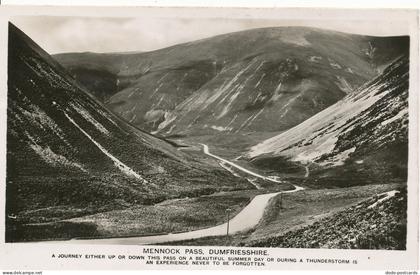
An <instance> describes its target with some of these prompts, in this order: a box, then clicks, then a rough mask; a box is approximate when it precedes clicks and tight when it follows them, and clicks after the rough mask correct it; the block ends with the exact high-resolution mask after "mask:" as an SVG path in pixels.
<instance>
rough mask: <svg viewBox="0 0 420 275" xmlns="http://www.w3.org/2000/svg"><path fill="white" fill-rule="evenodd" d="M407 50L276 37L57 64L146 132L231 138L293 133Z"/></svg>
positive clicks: (321, 37)
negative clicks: (291, 130)
mask: <svg viewBox="0 0 420 275" xmlns="http://www.w3.org/2000/svg"><path fill="white" fill-rule="evenodd" d="M407 48H408V38H407V37H384V38H381V37H369V36H360V35H351V34H344V33H338V32H333V31H326V30H320V29H313V28H305V27H278V28H264V29H254V30H248V31H242V32H237V33H230V34H225V35H220V36H216V37H211V38H208V39H203V40H199V41H194V42H190V43H185V44H180V45H176V46H172V47H169V48H165V49H161V50H157V51H153V52H148V53H140V54H125V55H122V54H94V53H80V54H77V53H75V54H61V55H56V56H55V58H56V59H57V60H58V61H59V62H60V63H61V64H63V65H64V66H65V67H66V68H67V69H69V71H70V72H71V73H72V74H73V75H74V76H75V77H76V78H77V79H79V80H80V81H81V82H82V83H83V84H84V85H86V86H88V87H96V88H97V87H103V88H104V89H99V90H97V91H98V92H95V94H96V96H98V97H99V98H102V99H103V100H105V102H106V104H107V105H108V106H110V107H111V108H112V110H114V111H115V112H116V113H118V114H119V115H121V116H122V117H123V118H125V119H126V120H127V121H130V122H131V123H133V124H135V125H138V126H139V127H141V128H143V129H145V130H148V131H156V132H158V133H159V134H161V135H173V134H212V133H217V132H223V133H230V134H232V133H236V132H252V131H283V130H286V129H289V128H290V127H293V126H295V125H297V124H299V123H300V122H302V121H304V120H305V119H307V118H309V117H311V116H312V115H314V114H316V113H318V112H319V111H321V110H323V109H325V108H326V107H328V106H330V105H332V104H334V103H335V102H337V101H338V100H340V99H341V98H343V97H344V96H345V95H346V94H347V93H349V92H351V91H352V90H353V89H354V88H356V87H358V86H360V85H362V84H363V83H364V82H366V81H367V80H370V79H371V78H373V77H375V76H376V75H377V74H378V73H379V72H380V71H381V70H382V69H383V67H384V66H386V65H388V64H389V63H390V62H392V60H393V59H395V58H396V57H398V56H399V55H401V53H402V52H404V51H405V50H406V49H407ZM94 90H95V89H94ZM104 93H106V95H104Z"/></svg>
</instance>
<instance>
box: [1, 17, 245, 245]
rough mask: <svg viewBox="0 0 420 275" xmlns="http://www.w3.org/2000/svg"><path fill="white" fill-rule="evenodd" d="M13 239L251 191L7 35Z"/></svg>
mask: <svg viewBox="0 0 420 275" xmlns="http://www.w3.org/2000/svg"><path fill="white" fill-rule="evenodd" d="M8 72H9V74H8V108H7V126H8V127H7V179H6V193H7V201H6V214H7V217H8V218H7V234H6V235H7V239H8V240H21V238H23V237H24V236H19V235H16V234H17V233H16V232H15V230H16V228H17V227H16V226H19V225H25V224H30V223H42V222H50V221H57V220H61V219H65V218H70V217H76V216H83V215H86V214H91V213H96V212H102V211H108V210H113V209H121V208H125V207H129V206H130V205H137V204H151V203H154V202H158V201H162V200H164V199H168V198H177V197H185V196H198V195H200V194H209V193H213V192H216V191H220V190H231V189H235V190H236V189H241V188H253V187H252V185H251V184H250V183H248V182H247V181H245V180H242V179H238V178H236V177H234V176H233V175H232V174H230V173H229V172H227V171H225V170H223V169H222V168H217V167H213V166H211V165H209V164H204V163H202V162H200V161H198V160H196V159H193V158H192V157H189V156H187V155H186V154H184V153H182V152H180V151H178V150H177V148H176V147H174V146H173V145H172V144H170V143H168V142H167V141H166V140H163V139H159V138H156V137H154V136H152V135H150V134H148V133H145V132H143V131H140V130H139V129H137V128H135V127H134V126H132V125H131V124H128V123H127V122H125V121H123V120H121V119H119V118H118V117H117V116H115V115H113V114H112V113H111V112H109V111H108V110H107V109H106V108H105V107H104V106H103V105H102V104H101V103H99V102H97V101H96V100H95V99H94V98H93V97H92V96H90V95H89V94H88V93H87V92H86V91H85V90H84V88H81V87H79V86H78V85H77V84H76V83H75V82H74V80H73V79H72V78H71V77H70V76H69V75H68V74H67V72H66V70H65V69H63V68H62V67H61V66H60V65H59V64H58V63H57V62H56V61H54V59H52V58H51V57H50V56H49V55H48V53H46V52H45V51H43V50H42V49H41V48H40V47H39V46H38V45H36V44H35V43H34V42H33V41H32V40H31V39H30V38H29V37H27V36H26V35H25V34H24V33H22V32H21V31H20V30H19V29H17V28H16V27H15V26H13V25H12V24H10V25H9V59H8Z"/></svg>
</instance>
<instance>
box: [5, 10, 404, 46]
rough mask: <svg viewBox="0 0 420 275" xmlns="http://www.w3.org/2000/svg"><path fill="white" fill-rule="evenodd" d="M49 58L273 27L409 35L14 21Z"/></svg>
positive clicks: (351, 25) (344, 26)
mask: <svg viewBox="0 0 420 275" xmlns="http://www.w3.org/2000/svg"><path fill="white" fill-rule="evenodd" d="M11 22H12V23H14V24H15V25H16V26H17V27H18V28H20V29H21V30H22V31H23V32H25V33H26V34H27V35H28V36H30V37H31V38H32V39H33V40H35V42H37V43H38V44H39V45H40V46H41V47H42V48H43V49H45V50H46V51H47V52H48V53H50V54H55V53H62V52H84V51H91V52H125V51H151V50H156V49H160V48H164V47H168V46H171V45H175V44H179V43H183V42H188V41H193V40H197V39H202V38H206V37H211V36H214V35H218V34H223V33H229V32H235V31H241V30H246V29H252V28H261V27H273V26H284V25H294V26H297V25H299V26H302V25H303V26H304V25H308V26H314V27H319V28H327V29H334V30H338V31H344V32H350V33H361V34H371V35H373V34H375V35H390V34H404V30H400V29H398V28H396V26H395V24H393V22H392V21H388V25H387V24H386V23H385V24H372V22H366V21H365V22H360V21H358V22H355V21H345V20H340V21H337V22H330V21H327V22H326V21H315V22H314V21H313V22H308V21H305V22H302V21H293V22H291V21H288V22H285V21H281V20H261V19H229V18H225V19H215V18H211V19H205V18H194V19H176V18H153V17H148V18H87V17H54V16H33V17H28V16H27V17H15V18H13V19H12V20H11Z"/></svg>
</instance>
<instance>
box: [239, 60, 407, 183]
mask: <svg viewBox="0 0 420 275" xmlns="http://www.w3.org/2000/svg"><path fill="white" fill-rule="evenodd" d="M408 80H409V62H408V58H407V57H406V56H403V57H401V58H399V59H397V60H396V61H395V62H393V63H392V64H391V65H390V66H388V67H387V68H386V69H385V70H384V72H383V73H382V74H381V75H379V76H378V77H376V78H375V79H373V80H372V81H370V82H368V83H367V84H365V85H363V86H362V87H361V88H360V89H359V90H357V91H355V92H354V93H351V94H349V95H348V96H346V97H345V98H344V99H342V100H340V101H339V102H337V103H336V104H334V105H332V106H330V107H329V108H327V109H325V110H323V111H322V112H320V113H318V114H316V115H315V116H313V117H311V118H310V119H308V120H306V121H304V122H303V123H301V124H299V125H297V126H295V127H294V128H292V129H290V130H288V131H286V132H283V133H281V134H280V135H277V136H274V137H272V138H270V139H267V140H265V141H264V142H262V143H260V144H258V145H255V146H254V147H252V148H251V150H250V152H249V153H248V154H247V157H248V158H249V159H250V160H251V162H252V163H254V164H255V165H267V164H269V165H271V168H273V169H276V167H275V166H276V163H279V161H282V160H284V159H286V160H289V161H292V162H297V163H301V164H303V165H306V166H307V167H309V168H311V169H314V170H315V171H311V172H315V173H313V174H312V176H313V177H311V179H310V180H311V181H312V182H314V183H315V184H316V183H317V181H320V182H318V183H321V182H323V183H328V182H329V183H330V184H339V185H341V184H345V185H349V184H360V183H369V182H370V181H372V180H373V181H374V180H378V179H381V180H386V181H387V182H389V181H392V180H393V179H396V180H398V179H399V180H402V181H405V178H406V174H407V171H406V170H407V155H408V83H409V81H408ZM277 169H281V167H277ZM319 170H320V171H319ZM314 177H315V178H316V177H317V179H315V180H314Z"/></svg>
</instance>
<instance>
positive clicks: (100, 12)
mask: <svg viewBox="0 0 420 275" xmlns="http://www.w3.org/2000/svg"><path fill="white" fill-rule="evenodd" d="M20 2H22V1H20ZM23 2H27V1H23ZM29 2H30V1H29ZM37 2H38V3H39V2H40V1H37ZM41 3H43V2H41ZM153 3H156V1H153ZM216 3H217V2H216ZM24 4H25V3H24ZM118 4H121V3H118ZM158 4H162V1H158ZM185 6H187V5H185ZM294 6H296V5H294ZM156 14H159V16H164V17H165V16H166V17H173V16H181V17H182V16H185V15H188V16H190V17H203V16H210V17H211V16H213V17H224V16H229V17H236V18H241V17H247V18H279V17H281V18H285V19H287V18H293V19H296V18H311V19H316V18H322V19H325V18H326V17H328V18H347V19H350V18H351V19H359V20H363V19H364V18H369V19H374V20H377V22H378V24H380V21H381V20H390V18H391V19H392V20H394V21H395V22H396V23H398V24H407V26H408V28H409V34H410V36H411V38H410V93H409V106H410V110H409V111H410V113H409V115H410V117H409V121H410V132H409V167H410V169H409V182H408V194H409V200H408V211H409V220H408V226H407V229H408V236H409V237H408V243H407V251H374V250H372V251H369V250H326V249H282V248H271V249H268V250H269V252H270V254H271V255H278V256H291V255H293V257H308V256H311V257H314V258H323V257H334V258H346V259H349V258H350V259H352V258H356V259H358V260H359V264H358V265H357V266H351V267H352V268H353V267H354V269H362V270H370V269H376V270H378V269H379V270H401V269H403V270H416V269H418V256H419V254H418V224H419V223H418V213H419V204H418V191H419V190H418V189H419V184H418V183H419V174H418V173H419V169H418V167H419V166H418V152H419V145H420V144H419V139H418V115H419V113H418V111H419V109H418V106H419V105H418V104H419V97H418V74H419V68H418V46H419V44H418V13H416V11H413V10H411V11H410V10H349V9H347V10H334V9H287V10H286V9H264V8H259V9H247V8H241V9H234V8H225V9H217V8H207V9H203V8H202V9H200V8H198V9H197V8H190V9H184V8H175V9H170V8H140V7H138V8H117V7H112V8H105V7H83V8H81V7H51V6H50V7H26V6H25V7H23V6H21V7H12V6H8V7H5V6H3V7H0V37H2V38H4V37H7V28H8V26H7V21H8V19H9V18H10V17H11V16H14V15H54V16H59V15H62V16H64V15H67V16H95V17H101V16H109V17H113V16H122V17H137V16H140V15H141V16H155V15H156ZM0 49H1V52H0V85H1V86H0V95H1V96H0V119H1V122H2V123H1V126H0V130H1V131H0V139H1V140H2V141H3V142H2V143H1V145H0V156H1V158H0V167H1V170H0V183H1V188H0V198H2V200H1V201H2V202H3V203H2V204H1V205H0V213H1V214H0V228H1V231H0V259H1V261H0V268H6V269H15V270H22V269H32V270H34V269H35V270H36V269H38V270H45V269H87V270H90V269H144V268H145V266H141V265H138V264H136V262H130V264H127V263H126V262H120V263H110V262H92V261H71V260H67V261H52V260H51V259H50V256H51V253H57V252H62V253H72V252H74V253H92V254H97V253H101V254H102V253H110V254H118V253H121V254H138V253H139V251H140V250H141V248H140V247H139V246H117V245H116V246H104V245H83V246H82V245H53V244H45V243H37V244H30V243H26V244H23V243H20V244H5V243H4V213H5V210H4V201H5V200H3V199H4V197H5V190H4V186H5V182H4V179H5V157H6V147H5V142H4V141H5V140H6V139H5V138H6V123H5V122H6V108H7V100H6V95H7V85H6V83H7V72H6V68H7V39H1V41H0ZM207 248H208V247H207ZM416 260H417V262H416ZM1 265H3V266H1ZM348 267H349V266H339V265H315V264H311V265H305V266H297V265H290V264H282V265H281V266H278V267H276V268H279V269H307V270H313V269H347V268H348ZM148 268H150V266H148ZM153 268H157V269H159V268H164V269H168V266H161V267H158V266H153ZM171 268H174V269H177V268H179V267H178V266H172V267H171ZM188 269H190V267H189V268H188ZM214 269H216V268H214ZM230 269H235V268H230ZM236 269H238V268H236ZM247 269H249V268H247Z"/></svg>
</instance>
